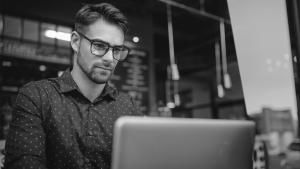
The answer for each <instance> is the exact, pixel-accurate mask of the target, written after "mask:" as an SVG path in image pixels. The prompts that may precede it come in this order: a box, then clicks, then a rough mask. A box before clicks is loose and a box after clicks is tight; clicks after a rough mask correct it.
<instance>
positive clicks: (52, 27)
mask: <svg viewBox="0 0 300 169" xmlns="http://www.w3.org/2000/svg"><path fill="white" fill-rule="evenodd" d="M49 30H50V31H55V25H54V24H49V23H42V25H41V42H42V43H46V44H53V45H54V43H55V39H54V38H53V37H52V38H51V37H49V36H46V31H49ZM48 35H49V34H48ZM50 35H51V34H50Z"/></svg>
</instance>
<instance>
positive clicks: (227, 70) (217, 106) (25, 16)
mask: <svg viewBox="0 0 300 169" xmlns="http://www.w3.org/2000/svg"><path fill="white" fill-rule="evenodd" d="M99 2H109V3H111V4H113V5H115V6H116V7H118V8H119V9H121V11H122V12H123V13H125V15H126V16H128V19H129V24H130V28H129V32H128V34H127V35H126V42H125V44H126V45H127V46H129V47H130V48H131V49H132V50H131V53H130V56H129V57H128V58H127V59H126V61H124V62H122V63H119V67H117V70H116V72H115V75H114V76H113V78H112V80H111V83H112V84H113V85H115V86H116V87H118V88H119V89H120V90H122V91H124V92H127V93H128V94H130V95H131V96H132V97H133V98H134V99H135V101H136V103H137V104H138V106H139V107H140V108H141V111H143V113H144V114H146V115H148V116H161V117H180V118H209V119H240V120H253V121H255V122H256V124H257V137H256V144H255V149H256V151H255V153H256V154H255V158H254V161H255V165H254V168H255V167H256V168H257V169H258V168H272V169H276V168H285V167H286V158H287V157H288V155H289V154H288V153H289V152H293V151H295V148H292V149H291V145H292V144H293V145H294V144H295V142H297V137H298V138H299V123H298V117H299V112H298V110H297V109H298V105H299V99H298V98H299V87H300V86H299V68H298V67H299V56H300V43H299V42H300V24H299V7H300V4H299V2H297V0H287V1H284V0H274V1H273V0H264V1H258V0H253V1H252V2H247V3H252V4H247V3H246V1H243V0H241V1H239V2H238V1H234V0H228V1H227V0H126V1H124V0H123V1H121V0H107V1H101V0H97V1H96V0H52V1H38V0H26V1H17V0H2V1H1V2H0V121H1V126H0V129H1V130H0V139H1V140H2V141H1V142H0V143H1V144H0V149H3V145H4V143H5V138H6V136H7V132H8V129H9V122H10V121H11V118H12V115H11V112H12V107H13V105H14V101H15V97H16V94H17V92H18V90H19V88H20V87H21V86H22V85H24V84H25V83H27V82H30V81H35V80H40V79H43V78H50V77H57V76H60V75H61V74H62V72H63V71H64V70H66V69H67V68H68V67H69V66H70V63H71V60H72V51H71V48H70V45H69V38H70V37H69V35H70V33H71V32H72V29H73V22H74V15H75V13H76V12H77V10H78V9H79V8H80V7H81V6H82V5H84V4H86V3H99ZM243 3H244V4H243ZM267 9H268V10H267ZM262 16H263V17H262ZM250 21H251V22H250ZM266 51H267V52H266ZM277 55H278V56H277ZM296 145H297V144H296ZM294 147H295V146H294ZM296 147H297V146H296ZM298 148H299V147H298ZM296 149H297V148H296ZM298 151H299V150H298ZM0 154H1V153H0ZM0 158H2V157H1V155H0ZM298 162H299V161H298Z"/></svg>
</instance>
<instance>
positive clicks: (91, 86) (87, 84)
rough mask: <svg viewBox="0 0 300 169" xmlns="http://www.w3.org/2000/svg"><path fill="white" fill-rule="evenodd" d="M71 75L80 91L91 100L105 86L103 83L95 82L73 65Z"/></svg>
mask: <svg viewBox="0 0 300 169" xmlns="http://www.w3.org/2000/svg"><path fill="white" fill-rule="evenodd" d="M71 75H72V77H73V79H74V81H75V83H76V84H77V86H78V87H79V89H80V91H81V93H82V94H83V95H84V96H85V97H86V98H87V99H89V100H90V101H91V102H93V101H94V100H95V99H96V98H97V97H98V96H99V95H100V94H101V93H102V91H103V89H104V87H105V83H104V84H97V83H94V82H93V81H91V80H90V79H89V78H88V77H87V76H86V74H85V73H84V72H82V70H81V69H80V68H79V67H77V66H76V67H73V70H72V71H71Z"/></svg>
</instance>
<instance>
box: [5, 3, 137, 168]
mask: <svg viewBox="0 0 300 169" xmlns="http://www.w3.org/2000/svg"><path fill="white" fill-rule="evenodd" d="M126 29H127V20H126V18H125V17H124V15H123V14H122V13H121V12H120V11H119V10H118V9H116V8H115V7H114V6H112V5H110V4H107V3H102V4H97V5H85V6H84V7H83V8H81V9H80V10H79V11H78V13H77V14H76V17H75V31H74V32H72V35H71V47H72V49H73V51H74V60H73V68H72V70H71V71H66V72H64V74H63V75H62V76H61V77H58V78H52V79H47V80H41V81H38V82H31V83H29V84H27V85H25V86H24V87H23V88H22V89H21V90H20V91H19V94H18V96H17V99H16V106H15V108H14V111H13V121H12V123H11V130H10V133H9V136H8V139H7V143H6V160H5V167H6V169H30V168H33V169H45V168H47V169H96V168H97V169H100V168H101V169H109V168H110V165H111V152H112V131H113V124H114V122H115V120H116V119H117V118H118V117H120V116H123V115H139V113H138V112H137V109H136V108H135V106H134V105H133V101H132V100H131V99H130V97H129V96H128V95H126V94H122V93H118V92H117V90H116V89H114V88H113V87H111V86H110V85H109V84H108V83H107V82H108V80H109V79H110V77H111V76H112V74H113V72H114V69H115V67H116V65H117V63H118V62H119V61H122V60H124V59H125V58H126V56H127V55H128V53H129V49H128V48H127V47H125V46H124V45H123V44H124V34H125V32H126Z"/></svg>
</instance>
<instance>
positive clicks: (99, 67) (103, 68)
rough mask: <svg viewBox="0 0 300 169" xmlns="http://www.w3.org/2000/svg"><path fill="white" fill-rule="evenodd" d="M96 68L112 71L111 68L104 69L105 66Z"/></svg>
mask: <svg viewBox="0 0 300 169" xmlns="http://www.w3.org/2000/svg"><path fill="white" fill-rule="evenodd" d="M95 67H96V68H100V69H103V70H108V71H112V68H110V67H104V66H95Z"/></svg>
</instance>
